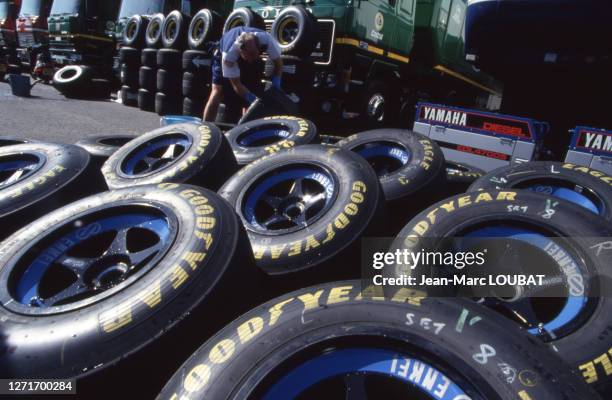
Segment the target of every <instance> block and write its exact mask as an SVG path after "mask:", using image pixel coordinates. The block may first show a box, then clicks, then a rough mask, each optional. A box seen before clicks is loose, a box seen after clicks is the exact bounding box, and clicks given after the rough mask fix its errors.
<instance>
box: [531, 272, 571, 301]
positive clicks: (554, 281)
mask: <svg viewBox="0 0 612 400" xmlns="http://www.w3.org/2000/svg"><path fill="white" fill-rule="evenodd" d="M557 288H563V289H564V291H563V293H558V295H559V296H560V297H561V296H567V294H568V290H569V289H567V277H566V276H565V275H563V274H561V273H558V274H554V275H546V277H544V278H543V279H542V284H541V285H530V286H526V287H525V288H524V290H523V294H522V297H537V296H538V295H539V294H541V293H542V292H546V291H549V290H554V289H557Z"/></svg>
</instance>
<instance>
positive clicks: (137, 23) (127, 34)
mask: <svg viewBox="0 0 612 400" xmlns="http://www.w3.org/2000/svg"><path fill="white" fill-rule="evenodd" d="M148 25H149V18H148V17H146V16H143V15H132V16H131V17H130V18H129V19H128V21H127V22H126V24H125V28H124V30H123V44H124V45H126V46H129V47H135V48H137V49H141V48H142V47H143V46H144V45H145V44H146V43H145V36H146V31H147V26H148Z"/></svg>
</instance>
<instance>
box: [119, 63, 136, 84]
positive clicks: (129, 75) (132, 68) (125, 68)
mask: <svg viewBox="0 0 612 400" xmlns="http://www.w3.org/2000/svg"><path fill="white" fill-rule="evenodd" d="M139 73H140V68H139V66H138V65H128V64H121V84H122V85H125V86H129V87H131V88H138V83H139V82H138V81H139Z"/></svg>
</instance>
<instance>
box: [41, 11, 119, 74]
mask: <svg viewBox="0 0 612 400" xmlns="http://www.w3.org/2000/svg"><path fill="white" fill-rule="evenodd" d="M120 2H121V1H120V0H104V1H97V0H55V1H54V2H53V6H52V7H51V12H50V14H49V18H48V25H49V51H50V53H51V59H52V60H53V61H54V63H55V64H56V65H58V66H62V65H69V64H84V65H89V66H92V67H94V68H95V69H96V70H97V71H98V74H99V75H101V76H105V75H110V74H111V71H112V62H113V54H114V52H115V47H116V45H115V39H114V31H115V24H116V21H117V15H118V13H119V6H120Z"/></svg>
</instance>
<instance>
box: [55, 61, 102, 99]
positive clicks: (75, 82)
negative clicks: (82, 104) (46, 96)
mask: <svg viewBox="0 0 612 400" xmlns="http://www.w3.org/2000/svg"><path fill="white" fill-rule="evenodd" d="M92 77H93V70H92V69H91V67H88V66H85V65H67V66H65V67H63V68H61V69H60V70H58V71H57V72H56V73H55V75H53V87H55V88H56V89H57V90H59V91H60V92H61V93H62V94H64V95H78V94H81V93H84V92H85V91H86V90H87V89H88V87H89V85H90V84H91V79H92Z"/></svg>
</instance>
